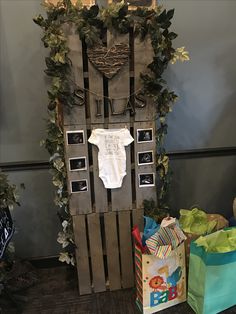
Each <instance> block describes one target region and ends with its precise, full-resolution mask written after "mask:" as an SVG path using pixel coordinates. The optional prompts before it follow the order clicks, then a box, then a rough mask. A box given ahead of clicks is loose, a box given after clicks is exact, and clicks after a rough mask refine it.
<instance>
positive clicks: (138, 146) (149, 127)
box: [134, 121, 157, 209]
mask: <svg viewBox="0 0 236 314" xmlns="http://www.w3.org/2000/svg"><path fill="white" fill-rule="evenodd" d="M155 129H156V128H155V122H154V121H153V122H135V123H134V137H135V143H134V148H135V149H134V157H135V176H136V208H137V209H140V208H141V207H142V205H143V200H144V199H151V198H153V199H154V201H156V197H157V196H156V182H155V179H156V178H155V175H156V140H155V132H156V130H155ZM146 131H147V132H148V133H149V134H147V138H146V139H147V140H146V139H145V134H146V133H145V132H146ZM137 133H138V134H139V135H140V138H139V139H138V135H137ZM151 133H152V141H148V136H150V135H151ZM138 140H139V141H141V140H144V141H142V142H139V143H138ZM138 153H141V155H139V154H138ZM147 155H149V158H150V156H152V160H151V161H150V160H148V158H146V159H145V157H147ZM140 159H142V160H140ZM140 161H141V164H140ZM147 161H148V162H147ZM139 164H140V165H139ZM140 185H142V186H140Z"/></svg>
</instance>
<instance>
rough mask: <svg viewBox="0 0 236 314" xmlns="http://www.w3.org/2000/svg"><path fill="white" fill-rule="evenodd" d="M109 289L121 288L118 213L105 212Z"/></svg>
mask: <svg viewBox="0 0 236 314" xmlns="http://www.w3.org/2000/svg"><path fill="white" fill-rule="evenodd" d="M104 223H105V235H106V254H107V267H108V279H109V289H110V290H111V291H113V290H117V289H120V288H121V277H120V263H119V245H118V232H117V223H116V213H114V212H113V213H112V212H111V213H106V214H104Z"/></svg>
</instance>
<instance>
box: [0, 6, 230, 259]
mask: <svg viewBox="0 0 236 314" xmlns="http://www.w3.org/2000/svg"><path fill="white" fill-rule="evenodd" d="M159 3H162V4H164V6H165V7H167V8H175V17H174V21H173V30H174V31H176V32H177V33H178V34H179V37H178V38H177V39H176V41H175V46H176V47H180V46H186V49H187V50H189V52H190V56H191V61H190V62H188V63H184V64H176V65H173V66H170V67H169V69H168V71H167V74H166V77H167V79H168V82H169V84H170V85H171V87H172V88H173V89H174V90H175V91H176V92H177V93H178V94H179V96H180V98H179V101H178V102H177V103H176V105H175V107H174V109H173V112H172V113H171V114H170V117H169V121H168V124H169V134H168V137H167V143H166V144H167V148H168V150H170V151H174V150H185V149H197V148H214V147H224V146H232V147H233V146H236V137H235V131H236V126H235V123H234V120H235V113H236V112H235V111H236V109H235V104H234V99H235V88H234V84H235V81H236V66H235V60H234V59H235V57H234V54H235V53H234V52H235V50H236V36H235V34H236V20H235V18H234V12H235V11H236V1H232V0H231V1H230V0H229V1H227V0H222V1H219V0H209V1H208V0H204V1H199V0H188V1H187V0H172V1H170V0H169V1H168V0H165V1H164V0H162V1H159ZM42 11H43V9H42V7H41V6H40V1H39V0H1V1H0V14H1V15H0V32H1V33H0V34H1V36H0V65H1V67H0V69H1V74H0V75H1V80H0V82H1V85H0V86H1V87H0V162H2V163H5V162H9V161H11V162H18V161H26V162H27V161H30V160H33V161H41V160H47V159H48V155H47V153H46V152H45V150H44V149H42V148H40V146H39V141H40V139H42V138H43V137H44V136H45V122H44V120H43V119H44V118H45V117H46V116H47V115H46V103H47V96H46V83H45V76H44V74H43V69H44V68H45V65H44V56H45V54H46V51H45V49H44V48H43V46H42V43H41V41H40V38H41V30H40V29H39V27H37V26H36V25H34V24H33V22H32V18H33V17H34V16H35V15H36V14H38V13H40V12H42ZM171 163H172V167H173V170H174V177H173V185H172V193H171V205H172V208H173V209H174V210H175V211H178V210H179V208H189V207H190V206H192V205H194V204H199V205H200V206H201V207H203V208H205V209H206V210H208V211H209V212H220V213H224V214H226V215H227V216H230V215H231V207H232V206H231V203H232V199H233V196H234V195H235V194H236V181H235V179H234V174H235V170H236V169H235V168H236V158H235V157H234V156H229V157H214V158H201V159H180V160H173V161H172V162H171ZM10 179H11V180H12V182H15V183H17V184H19V183H21V182H24V183H25V185H26V190H25V191H24V192H22V195H21V203H22V206H21V207H20V208H16V209H15V211H14V218H15V220H16V225H17V234H16V235H15V243H16V249H17V252H18V253H19V255H21V256H23V257H37V256H38V257H39V256H48V255H55V254H57V253H58V252H59V247H58V245H57V243H56V234H57V232H58V230H60V226H59V223H58V219H57V217H56V208H55V206H54V205H53V186H52V185H51V178H50V175H49V174H48V171H47V170H34V171H18V172H10Z"/></svg>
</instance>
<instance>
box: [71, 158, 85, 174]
mask: <svg viewBox="0 0 236 314" xmlns="http://www.w3.org/2000/svg"><path fill="white" fill-rule="evenodd" d="M69 170H70V171H83V170H87V159H86V157H85V156H84V157H73V158H69Z"/></svg>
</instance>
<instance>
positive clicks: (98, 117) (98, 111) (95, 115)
mask: <svg viewBox="0 0 236 314" xmlns="http://www.w3.org/2000/svg"><path fill="white" fill-rule="evenodd" d="M88 75H89V90H90V93H89V106H90V121H91V123H104V98H103V76H102V74H101V73H100V72H99V71H98V70H97V69H96V68H95V67H94V65H93V64H92V63H91V62H90V61H88Z"/></svg>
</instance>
